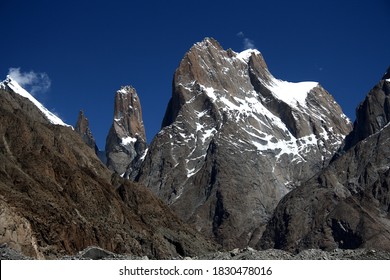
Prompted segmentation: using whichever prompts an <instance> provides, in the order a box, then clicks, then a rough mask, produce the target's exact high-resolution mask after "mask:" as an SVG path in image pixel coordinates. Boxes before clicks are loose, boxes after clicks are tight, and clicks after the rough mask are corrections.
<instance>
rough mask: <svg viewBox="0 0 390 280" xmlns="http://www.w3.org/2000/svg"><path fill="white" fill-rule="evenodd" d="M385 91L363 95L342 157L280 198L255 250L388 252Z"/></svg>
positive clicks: (385, 87)
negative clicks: (361, 249) (308, 249)
mask: <svg viewBox="0 0 390 280" xmlns="http://www.w3.org/2000/svg"><path fill="white" fill-rule="evenodd" d="M389 87H390V80H389V79H388V78H387V77H386V76H385V77H383V79H382V80H381V81H380V82H379V83H378V84H377V85H376V86H375V87H374V88H373V89H372V90H371V91H370V92H369V93H368V95H367V97H366V99H365V100H364V101H363V102H362V103H361V105H359V107H358V109H357V120H356V122H355V124H354V129H353V131H352V132H351V134H350V135H349V136H348V137H347V138H346V145H345V146H344V149H343V150H342V151H341V153H340V154H341V155H340V156H338V157H337V158H336V159H335V160H334V161H332V162H331V163H330V164H329V166H328V167H327V168H325V169H324V170H323V171H322V172H321V173H319V175H317V176H315V177H313V178H312V179H311V180H309V181H308V182H306V183H305V184H303V185H302V186H301V187H299V188H296V189H295V190H293V191H292V192H290V193H289V194H288V195H286V196H285V197H284V198H283V199H282V201H281V202H280V203H279V205H278V207H277V208H276V210H275V214H274V216H273V218H272V219H271V220H270V222H269V224H268V226H267V230H266V231H265V233H264V235H263V237H262V240H261V241H260V242H259V244H258V248H278V249H283V250H289V251H301V250H304V249H307V248H320V249H326V250H331V249H334V248H342V249H356V248H371V249H381V250H390V191H389V185H390V179H389V178H390V176H389V175H390V169H389V167H390V148H389V140H390V127H389V118H388V109H387V108H388V107H387V106H388V105H387V104H388V94H389Z"/></svg>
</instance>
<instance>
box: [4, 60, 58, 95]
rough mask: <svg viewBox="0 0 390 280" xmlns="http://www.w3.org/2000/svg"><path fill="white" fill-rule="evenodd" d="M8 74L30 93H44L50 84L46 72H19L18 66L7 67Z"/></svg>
mask: <svg viewBox="0 0 390 280" xmlns="http://www.w3.org/2000/svg"><path fill="white" fill-rule="evenodd" d="M8 75H9V76H10V77H11V78H12V79H14V80H15V81H16V82H17V83H18V84H20V85H21V86H22V87H23V88H25V89H26V90H27V91H29V92H30V93H31V94H32V95H36V94H37V93H45V92H47V91H48V90H49V89H50V86H51V80H50V78H49V76H48V75H47V74H46V73H37V72H34V71H30V72H21V71H20V67H18V68H9V70H8Z"/></svg>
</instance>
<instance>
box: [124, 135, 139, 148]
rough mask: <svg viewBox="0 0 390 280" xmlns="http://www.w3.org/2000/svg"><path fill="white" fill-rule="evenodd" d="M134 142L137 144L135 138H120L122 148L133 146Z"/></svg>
mask: <svg viewBox="0 0 390 280" xmlns="http://www.w3.org/2000/svg"><path fill="white" fill-rule="evenodd" d="M135 142H137V138H135V137H131V136H128V137H125V138H122V145H124V146H127V145H129V144H134V143H135Z"/></svg>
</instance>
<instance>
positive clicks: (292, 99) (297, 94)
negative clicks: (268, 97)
mask: <svg viewBox="0 0 390 280" xmlns="http://www.w3.org/2000/svg"><path fill="white" fill-rule="evenodd" d="M266 86H267V88H268V89H269V90H270V91H271V92H272V94H273V95H274V96H275V97H276V98H277V99H279V100H281V101H283V102H285V103H287V104H288V105H290V106H291V107H293V108H297V107H298V105H300V106H303V107H306V98H307V94H308V93H309V92H310V90H312V89H313V88H315V87H316V86H318V83H317V82H300V83H291V82H286V81H282V80H278V79H275V78H273V79H272V83H271V84H269V85H266Z"/></svg>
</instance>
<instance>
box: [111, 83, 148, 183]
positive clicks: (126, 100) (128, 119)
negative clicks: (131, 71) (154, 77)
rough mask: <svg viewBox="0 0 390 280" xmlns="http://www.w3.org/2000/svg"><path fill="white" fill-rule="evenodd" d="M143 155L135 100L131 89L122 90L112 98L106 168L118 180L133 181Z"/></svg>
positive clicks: (142, 135) (144, 146)
mask: <svg viewBox="0 0 390 280" xmlns="http://www.w3.org/2000/svg"><path fill="white" fill-rule="evenodd" d="M146 152H147V144H146V135H145V128H144V124H143V121H142V109H141V104H140V101H139V97H138V95H137V92H136V90H135V89H134V88H133V87H131V86H125V87H122V88H121V89H120V90H118V91H117V92H116V95H115V105H114V120H113V124H112V126H111V128H110V131H109V133H108V135H107V140H106V156H107V166H108V168H109V169H110V170H112V171H114V172H116V173H118V174H120V175H121V176H122V177H125V178H129V177H130V178H134V177H135V174H136V172H137V171H138V168H139V165H140V163H141V162H142V160H143V158H144V156H145V154H146Z"/></svg>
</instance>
